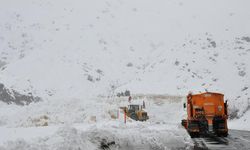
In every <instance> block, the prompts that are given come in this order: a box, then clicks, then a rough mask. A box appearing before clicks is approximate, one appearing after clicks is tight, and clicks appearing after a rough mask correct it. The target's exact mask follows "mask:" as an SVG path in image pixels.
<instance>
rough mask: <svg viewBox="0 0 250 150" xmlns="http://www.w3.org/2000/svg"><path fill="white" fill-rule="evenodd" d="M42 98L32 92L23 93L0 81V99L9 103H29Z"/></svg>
mask: <svg viewBox="0 0 250 150" xmlns="http://www.w3.org/2000/svg"><path fill="white" fill-rule="evenodd" d="M40 100H41V98H39V97H35V96H33V95H32V94H31V93H30V94H28V95H23V94H20V93H19V92H17V91H15V90H11V89H7V88H5V86H4V84H2V83H0V101H3V102H5V103H7V104H12V103H14V104H17V105H28V104H30V103H31V102H38V101H40Z"/></svg>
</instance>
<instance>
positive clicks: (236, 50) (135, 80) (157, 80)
mask: <svg viewBox="0 0 250 150" xmlns="http://www.w3.org/2000/svg"><path fill="white" fill-rule="evenodd" d="M249 6H250V1H249V0H220V1H218V0H203V1H201V0H189V1H185V0H157V1H156V0H102V1H99V0H91V1H87V0H73V1H70V0H53V1H52V0H42V1H40V0H22V1H20V0H8V1H7V0H6V1H3V0H2V1H0V84H1V85H4V87H3V89H2V90H5V92H3V91H1V88H0V145H1V146H0V149H4V150H5V149H13V150H14V149H15V150H16V149H25V150H29V149H32V150H33V149H53V150H54V149H74V150H77V149H100V145H101V143H106V145H108V144H109V145H110V148H111V149H140V146H142V145H143V146H144V147H143V148H144V149H189V148H190V146H192V143H191V142H190V139H189V136H188V135H187V133H186V132H185V131H184V129H183V128H182V127H181V126H180V120H181V119H182V118H183V117H184V116H183V115H184V113H185V112H184V111H183V109H182V103H183V101H184V97H185V95H187V93H188V92H190V91H191V92H193V93H199V92H204V91H206V90H208V91H211V92H221V93H223V94H225V99H226V100H228V103H229V108H230V109H229V112H230V117H231V118H233V119H232V120H231V119H230V120H229V127H230V128H232V129H239V130H250V126H249V122H250V114H249V113H250V111H249V109H250V95H249V92H250V75H249V74H250V72H249V70H250V28H249V27H250V19H249V18H250V11H249ZM0 87H1V86H0ZM125 90H130V92H131V93H132V94H134V95H133V99H138V102H139V103H141V102H142V101H143V100H145V101H146V105H147V111H148V113H149V115H150V119H149V121H147V122H135V121H132V120H130V121H128V123H127V124H126V125H125V124H124V123H123V119H122V118H121V116H120V118H119V119H113V118H115V116H117V110H118V108H119V107H120V106H125V105H127V98H117V97H116V96H115V95H116V94H117V93H118V92H124V91H125ZM6 91H7V93H6ZM16 92H18V93H19V94H23V95H33V96H37V97H40V98H41V101H39V102H36V103H35V102H33V103H30V104H29V105H25V106H19V105H16V104H14V103H13V102H12V104H7V103H5V102H4V101H5V100H6V99H4V98H6V97H5V96H6V94H7V96H10V97H13V98H15V94H16ZM138 93H142V94H141V95H139V96H138V95H136V94H138ZM168 95H175V96H168ZM176 95H177V96H176ZM17 101H18V100H17ZM103 139H106V141H102V140H103ZM176 142H177V143H178V144H173V143H176ZM104 145H105V144H104Z"/></svg>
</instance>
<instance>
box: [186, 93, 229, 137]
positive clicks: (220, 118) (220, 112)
mask: <svg viewBox="0 0 250 150" xmlns="http://www.w3.org/2000/svg"><path fill="white" fill-rule="evenodd" d="M186 104H187V119H184V120H182V125H183V126H184V127H185V128H186V129H187V131H188V133H189V134H190V136H191V137H198V136H200V135H201V134H203V135H206V134H211V133H212V134H215V135H218V136H227V135H228V127H227V119H228V113H227V101H226V102H224V95H223V94H220V93H212V92H205V93H201V94H194V95H193V94H189V95H188V96H187V103H184V107H186Z"/></svg>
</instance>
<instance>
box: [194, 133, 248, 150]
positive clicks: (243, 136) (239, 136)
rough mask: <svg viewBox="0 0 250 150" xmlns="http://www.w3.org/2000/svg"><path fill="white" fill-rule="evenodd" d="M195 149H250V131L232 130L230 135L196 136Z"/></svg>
mask: <svg viewBox="0 0 250 150" xmlns="http://www.w3.org/2000/svg"><path fill="white" fill-rule="evenodd" d="M193 142H194V150H207V149H211V150H221V149H225V150H249V149H250V131H240V130H230V131H229V136H228V137H214V136H209V137H206V138H194V139H193Z"/></svg>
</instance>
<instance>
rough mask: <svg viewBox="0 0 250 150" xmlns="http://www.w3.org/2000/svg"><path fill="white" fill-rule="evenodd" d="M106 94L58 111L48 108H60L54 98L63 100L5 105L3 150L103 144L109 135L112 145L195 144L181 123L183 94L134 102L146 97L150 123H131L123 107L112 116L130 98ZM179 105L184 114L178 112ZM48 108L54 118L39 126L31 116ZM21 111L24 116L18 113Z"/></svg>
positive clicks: (41, 113) (120, 147)
mask: <svg viewBox="0 0 250 150" xmlns="http://www.w3.org/2000/svg"><path fill="white" fill-rule="evenodd" d="M140 97H143V98H140ZM104 99H106V98H99V99H95V100H91V101H90V100H88V101H79V100H75V101H69V103H68V105H67V107H63V106H58V107H60V111H56V110H55V111H54V112H47V111H48V110H49V109H52V108H54V109H57V108H56V107H55V106H53V103H54V102H55V103H58V101H48V103H49V104H48V103H45V104H44V106H43V105H42V103H43V102H41V103H39V105H38V106H34V104H31V105H28V106H25V107H27V108H25V107H18V106H16V108H14V107H13V105H7V106H4V107H3V108H5V109H6V108H7V107H11V110H12V113H10V114H4V115H3V116H5V118H4V117H2V118H3V119H2V123H4V124H5V126H4V127H1V128H0V132H1V133H2V134H1V135H2V136H0V137H1V138H0V145H2V149H15V148H16V149H28V150H29V149H34V148H35V149H78V148H80V149H98V148H100V146H101V143H102V142H103V140H104V139H105V140H106V142H107V143H110V142H111V143H112V142H115V144H113V145H111V146H110V147H111V149H138V148H139V147H141V148H143V149H152V148H156V149H172V148H176V147H179V148H190V147H192V143H191V141H190V140H191V139H190V137H189V135H188V134H187V132H186V131H185V129H184V128H183V127H182V126H181V125H180V121H181V119H182V117H183V115H184V113H185V111H184V110H183V109H182V108H181V107H182V103H181V102H182V98H181V97H173V96H166V95H165V96H160V97H157V96H153V95H149V96H146V95H136V96H134V99H133V100H132V102H133V103H138V104H139V103H140V102H142V101H145V103H146V110H148V114H149V118H150V119H149V120H148V121H147V122H137V121H133V120H131V119H129V118H127V123H126V124H125V123H124V118H123V113H122V111H120V112H119V113H120V114H119V117H118V116H117V115H116V117H118V118H116V119H115V118H112V117H111V115H112V113H110V111H111V112H112V111H114V112H115V114H116V113H117V111H118V108H119V107H121V106H126V105H128V104H129V103H128V102H127V97H120V98H118V97H115V98H114V99H108V100H106V102H108V103H104V102H103V101H104ZM63 102H66V100H64V101H63ZM72 102H73V103H72ZM89 102H92V103H89ZM83 103H85V105H82V104H83ZM98 103H99V105H100V106H98ZM32 105H33V106H32ZM70 105H72V106H70ZM28 107H30V108H28ZM39 107H40V108H39ZM50 107H52V108H50ZM17 108H18V109H17ZM94 108H95V109H94ZM97 108H98V109H97ZM162 108H163V109H162ZM33 109H34V110H33ZM58 109H59V108H58ZM65 109H66V110H65ZM70 109H71V111H69V110H70ZM72 109H74V110H75V111H72ZM88 109H90V110H88ZM0 110H1V111H0V112H1V114H2V113H3V112H6V110H4V109H3V110H2V109H0ZM27 110H29V111H27ZM80 110H83V112H81V111H80ZM180 110H182V111H181V113H174V111H175V112H176V111H180ZM30 112H33V113H30ZM65 112H69V114H67V113H65ZM43 113H46V116H47V117H48V118H49V120H48V126H43V124H41V125H40V126H39V124H37V122H30V121H29V120H30V119H33V118H37V116H39V114H40V115H43ZM72 113H75V114H72ZM17 114H18V115H20V116H21V117H16V115H17ZM92 115H95V118H96V120H91V119H90V118H88V117H87V118H84V117H85V116H92ZM62 116H63V117H62ZM60 117H61V118H60ZM81 117H82V118H81ZM166 118H167V119H166ZM176 118H178V119H176ZM5 119H6V120H5ZM16 119H18V121H17V120H16ZM25 123H26V124H25Z"/></svg>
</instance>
